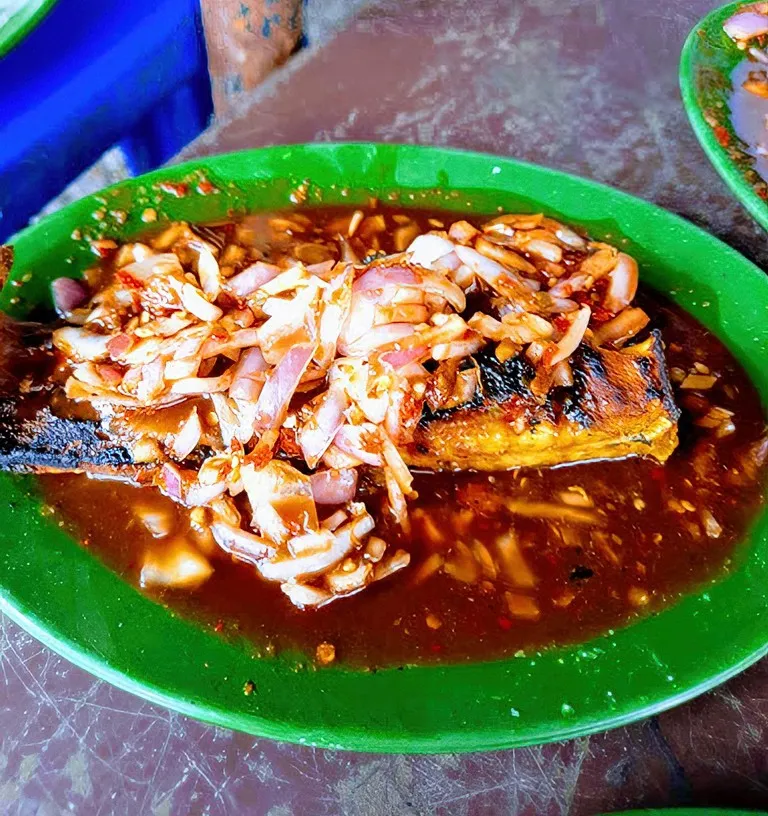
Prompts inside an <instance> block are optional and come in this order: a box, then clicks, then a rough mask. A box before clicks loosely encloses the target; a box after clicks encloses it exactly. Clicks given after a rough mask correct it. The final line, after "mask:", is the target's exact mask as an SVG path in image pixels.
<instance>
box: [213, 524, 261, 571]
mask: <svg viewBox="0 0 768 816" xmlns="http://www.w3.org/2000/svg"><path fill="white" fill-rule="evenodd" d="M211 533H212V534H213V538H214V540H215V541H216V543H217V544H218V545H219V546H220V547H221V549H222V550H224V551H225V552H228V553H229V554H230V555H232V556H234V557H235V558H237V559H238V561H245V562H246V563H247V564H257V563H258V562H259V561H261V560H262V559H264V558H269V557H271V556H273V555H274V554H275V548H274V547H273V546H272V544H271V543H270V542H269V541H267V539H265V538H261V537H259V536H256V535H253V533H248V532H246V531H245V530H241V529H240V528H239V527H234V526H233V525H231V524H225V523H224V522H222V521H217V522H214V523H213V524H211Z"/></svg>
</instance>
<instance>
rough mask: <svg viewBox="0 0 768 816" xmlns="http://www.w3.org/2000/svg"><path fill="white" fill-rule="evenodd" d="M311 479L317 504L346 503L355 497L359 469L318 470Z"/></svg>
mask: <svg viewBox="0 0 768 816" xmlns="http://www.w3.org/2000/svg"><path fill="white" fill-rule="evenodd" d="M309 479H310V482H311V483H312V496H313V498H314V500H315V503H316V504H346V502H350V501H352V500H353V499H354V498H355V493H356V492H357V471H356V470H355V469H354V468H347V469H345V470H318V471H317V472H315V473H313V474H312V475H311V476H310V477H309Z"/></svg>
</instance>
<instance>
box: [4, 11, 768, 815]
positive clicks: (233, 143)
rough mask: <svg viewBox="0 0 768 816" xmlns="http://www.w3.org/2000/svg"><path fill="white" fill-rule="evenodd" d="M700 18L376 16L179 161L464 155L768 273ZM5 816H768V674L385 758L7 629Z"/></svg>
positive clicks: (270, 87)
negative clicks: (639, 212) (247, 153)
mask: <svg viewBox="0 0 768 816" xmlns="http://www.w3.org/2000/svg"><path fill="white" fill-rule="evenodd" d="M713 5H714V4H713V3H711V2H708V1H707V0H673V1H672V2H670V0H642V2H641V1H640V0H570V1H569V0H514V2H512V0H496V2H494V0H473V2H462V0H410V2H402V0H401V2H395V1H394V0H391V1H390V0H384V2H382V3H379V4H377V5H374V6H372V7H369V8H367V9H366V10H364V11H363V12H362V13H361V14H360V15H359V16H358V17H356V18H355V19H354V20H353V21H351V22H349V23H347V24H346V26H345V27H344V28H343V30H341V31H340V32H338V34H337V35H336V36H335V37H334V38H333V39H332V40H330V41H329V42H327V43H326V44H324V45H323V46H322V47H319V48H317V49H313V50H309V51H307V52H303V53H301V54H299V55H298V56H297V57H295V58H294V59H293V60H292V61H291V63H289V65H288V66H287V67H286V68H285V69H284V70H282V71H281V72H279V73H278V74H276V75H274V76H273V77H272V78H271V79H270V80H268V82H267V83H266V84H265V85H264V86H263V87H262V88H260V89H259V90H258V91H257V92H256V93H255V94H254V95H253V96H251V97H250V98H249V99H248V100H246V101H245V102H244V103H243V104H241V105H240V106H239V107H238V108H237V109H236V111H235V114H234V118H233V119H232V120H230V121H228V122H225V123H223V124H222V125H220V126H217V127H214V128H212V129H211V130H210V131H208V132H207V133H205V134H204V135H203V136H202V137H201V138H200V139H199V140H198V141H197V142H196V143H194V144H193V145H192V146H191V147H190V148H189V149H188V150H187V151H186V153H185V157H190V156H199V155H205V154H212V153H218V152H222V151H230V150H237V149H240V148H246V147H257V146H261V145H266V144H274V143H280V142H302V141H310V140H354V139H365V140H382V141H397V142H419V143H423V144H438V145H450V146H452V147H461V148H472V149H476V150H484V151H489V152H494V153H500V154H504V155H510V156H515V157H518V158H522V159H527V160H529V161H533V162H539V163H541V164H545V165H548V166H551V167H557V168H560V169H563V170H568V171H571V172H573V173H578V174H581V175H584V176H587V177H590V178H594V179H597V180H599V181H603V182H607V183H609V184H612V185H614V186H616V187H619V188H621V189H623V190H626V191H628V192H630V193H634V194H636V195H639V196H641V197H643V198H646V199H649V200H652V201H655V202H656V203H658V204H660V205H662V206H664V207H667V208H669V209H671V210H674V211H676V212H678V213H681V214H682V215H684V216H686V217H687V218H689V219H691V220H692V221H694V222H696V223H698V224H700V225H702V226H704V227H705V228H707V229H708V230H710V231H711V232H713V233H714V234H716V235H718V236H720V237H721V238H723V239H725V240H726V241H727V242H728V243H730V244H731V245H733V246H735V247H736V248H738V249H740V250H741V251H742V252H744V253H745V254H746V255H747V256H749V257H751V258H752V259H754V260H756V261H757V262H758V263H762V264H763V265H764V266H765V264H766V263H767V262H768V249H766V242H765V239H764V236H763V235H762V233H761V232H760V231H759V229H758V228H757V227H756V226H755V225H754V224H753V223H752V222H751V220H750V219H749V217H748V216H747V214H746V212H745V211H744V210H743V209H742V208H741V207H740V206H739V205H738V204H737V203H736V202H734V201H733V200H732V198H731V197H730V196H729V194H728V192H727V191H726V189H725V186H724V185H723V183H722V182H721V181H720V180H719V178H718V177H717V176H716V175H715V173H714V171H713V170H712V169H711V168H710V166H709V165H708V163H707V160H706V159H705V157H704V155H703V153H702V152H701V150H700V149H699V147H698V145H697V144H696V142H695V140H694V138H693V135H692V133H691V131H690V129H689V127H688V124H687V122H686V119H685V116H684V113H683V110H682V106H681V103H680V99H679V93H678V89H677V61H678V55H679V52H680V48H681V46H682V43H683V40H684V38H685V35H686V33H687V32H688V30H689V29H690V28H691V27H692V26H693V24H694V22H695V21H696V20H697V19H698V18H699V17H701V16H702V15H703V14H705V13H706V12H707V11H709V10H710V9H711V8H712V7H713ZM0 741H1V745H0V810H1V811H2V812H4V813H7V814H25V815H26V814H45V816H48V814H58V813H63V812H67V813H72V812H75V813H87V814H93V816H96V814H110V813H116V814H123V813H127V812H136V813H138V814H141V815H142V816H143V815H144V814H153V816H166V815H168V814H176V813H179V814H210V815H211V816H218V815H219V814H229V813H254V814H268V816H290V814H294V813H295V814H304V813H308V814H313V816H321V815H322V814H329V816H331V815H333V816H335V815H336V814H361V816H377V815H378V814H381V816H385V815H386V816H389V814H427V813H430V814H431V813H435V814H467V816H482V815H483V814H498V813H509V814H512V813H515V814H517V813H531V814H566V813H567V814H579V815H581V814H584V815H585V816H588V815H589V814H596V813H598V812H600V811H605V810H614V809H624V808H629V807H650V806H662V805H684V804H696V805H720V806H732V807H734V806H741V807H763V808H766V809H768V752H766V750H765V748H764V746H765V745H766V744H768V660H765V661H763V662H762V663H760V664H758V665H756V666H754V667H753V668H752V669H750V670H749V671H747V672H745V673H744V674H743V675H742V676H740V677H738V678H736V679H735V680H732V681H731V682H730V683H728V684H727V685H725V686H723V687H722V688H720V689H718V690H716V691H714V692H712V693H710V694H708V695H706V696H704V697H702V698H700V699H698V700H696V701H694V702H692V703H689V704H688V705H685V706H682V707H680V708H678V709H676V710H673V711H670V712H667V713H665V714H662V715H661V716H659V717H656V718H653V719H651V720H648V721H646V722H643V723H640V724H637V725H633V726H630V727H628V728H622V729H619V730H616V731H612V732H609V733H605V734H600V735H597V736H593V737H588V738H583V739H578V740H574V741H571V742H567V743H563V744H556V745H548V746H543V747H537V748H526V749H518V750H515V751H500V752H495V753H489V754H474V755H466V756H459V755H455V756H438V757H407V756H392V757H378V756H373V755H365V754H344V753H334V752H330V751H322V750H315V749H311V748H305V747H298V746H292V745H284V744H276V743H272V742H268V741H264V740H257V739H254V738H252V737H249V736H245V735H242V734H236V733H233V732H230V731H226V730H224V729H220V728H214V727H210V726H206V725H202V724H199V723H196V722H194V721H191V720H188V719H186V718H184V717H182V716H180V715H177V714H173V713H170V712H168V711H166V710H164V709H161V708H158V707H156V706H153V705H149V704H148V703H144V702H142V701H140V700H138V699H136V698H134V697H132V696H130V695H128V694H126V693H124V692H122V691H118V690H116V689H114V688H112V687H110V686H108V685H107V684H105V683H103V682H100V681H97V680H94V679H93V678H92V677H90V676H89V675H87V674H85V673H84V672H83V671H81V670H80V669H77V668H75V667H73V666H72V665H70V664H69V663H67V662H66V661H65V660H63V659H61V658H59V657H58V656H56V655H55V654H53V653H52V652H50V651H49V650H47V649H45V648H43V647H42V646H40V645H39V644H38V643H37V642H36V641H35V640H33V639H32V638H31V637H29V636H28V635H27V634H25V633H24V632H22V631H21V630H20V629H19V628H18V627H16V626H15V625H14V624H12V623H11V622H10V621H7V620H6V621H4V622H3V625H2V629H1V630H0Z"/></svg>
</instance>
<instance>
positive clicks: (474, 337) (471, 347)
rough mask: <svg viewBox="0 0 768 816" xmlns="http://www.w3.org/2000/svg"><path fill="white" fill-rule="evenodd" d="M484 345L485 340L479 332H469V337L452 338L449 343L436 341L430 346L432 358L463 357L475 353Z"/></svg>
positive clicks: (448, 358) (449, 358)
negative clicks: (436, 342)
mask: <svg viewBox="0 0 768 816" xmlns="http://www.w3.org/2000/svg"><path fill="white" fill-rule="evenodd" d="M484 345H485V340H483V338H482V337H480V335H479V334H474V333H471V336H470V337H467V338H466V339H462V340H453V341H451V342H450V343H438V344H437V345H435V346H433V347H432V359H433V360H452V359H457V358H459V359H463V358H464V357H469V356H470V355H472V354H476V353H477V352H478V351H480V349H481V348H482V347H483V346H484Z"/></svg>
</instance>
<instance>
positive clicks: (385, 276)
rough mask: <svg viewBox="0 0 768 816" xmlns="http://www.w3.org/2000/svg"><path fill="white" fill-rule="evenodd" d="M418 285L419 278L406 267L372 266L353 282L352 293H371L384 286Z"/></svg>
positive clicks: (413, 271)
mask: <svg viewBox="0 0 768 816" xmlns="http://www.w3.org/2000/svg"><path fill="white" fill-rule="evenodd" d="M420 283H421V276H420V275H419V274H418V273H417V272H416V271H415V270H413V269H410V268H408V267H407V266H401V265H394V266H373V267H371V268H369V269H368V270H367V271H366V272H364V273H363V274H362V275H361V276H360V277H359V278H358V279H357V280H356V281H355V283H354V285H353V286H352V291H353V292H355V293H363V292H372V291H377V290H380V289H384V288H385V287H386V286H392V285H395V286H418V285H419V284H420Z"/></svg>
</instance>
